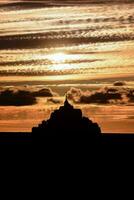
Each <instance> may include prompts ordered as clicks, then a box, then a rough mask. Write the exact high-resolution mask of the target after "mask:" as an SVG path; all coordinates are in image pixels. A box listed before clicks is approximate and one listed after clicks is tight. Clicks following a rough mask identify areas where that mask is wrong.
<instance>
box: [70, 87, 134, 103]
mask: <svg viewBox="0 0 134 200" xmlns="http://www.w3.org/2000/svg"><path fill="white" fill-rule="evenodd" d="M67 95H68V98H69V99H70V100H73V101H74V102H75V103H85V104H92V103H95V104H126V103H129V102H134V90H132V89H130V88H127V87H126V88H122V87H118V88H117V87H116V86H115V87H105V88H101V89H99V90H96V91H91V92H90V91H89V90H87V91H82V90H81V89H77V88H71V89H70V90H69V91H68V92H67Z"/></svg>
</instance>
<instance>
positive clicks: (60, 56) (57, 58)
mask: <svg viewBox="0 0 134 200" xmlns="http://www.w3.org/2000/svg"><path fill="white" fill-rule="evenodd" d="M67 57H68V56H67V55H66V54H65V53H56V54H52V55H49V59H50V60H51V61H52V62H56V63H61V62H65V61H66V59H67Z"/></svg>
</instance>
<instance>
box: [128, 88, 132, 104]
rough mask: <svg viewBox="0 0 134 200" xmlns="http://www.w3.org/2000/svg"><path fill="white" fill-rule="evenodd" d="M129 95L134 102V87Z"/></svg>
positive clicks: (130, 100)
mask: <svg viewBox="0 0 134 200" xmlns="http://www.w3.org/2000/svg"><path fill="white" fill-rule="evenodd" d="M127 97H128V99H129V102H134V89H131V90H130V91H129V92H128V94H127Z"/></svg>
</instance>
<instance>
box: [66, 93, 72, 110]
mask: <svg viewBox="0 0 134 200" xmlns="http://www.w3.org/2000/svg"><path fill="white" fill-rule="evenodd" d="M64 106H65V107H68V106H69V107H70V106H71V105H70V103H69V102H68V99H67V94H66V99H65V102H64ZM71 107H72V106H71Z"/></svg>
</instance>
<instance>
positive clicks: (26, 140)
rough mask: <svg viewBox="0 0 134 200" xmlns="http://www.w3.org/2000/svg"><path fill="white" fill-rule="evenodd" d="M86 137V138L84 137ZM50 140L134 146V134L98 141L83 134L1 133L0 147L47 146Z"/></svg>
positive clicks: (116, 135) (110, 134)
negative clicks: (36, 135) (41, 135)
mask: <svg viewBox="0 0 134 200" xmlns="http://www.w3.org/2000/svg"><path fill="white" fill-rule="evenodd" d="M83 136H84V137H83ZM50 139H52V140H55V141H57V140H58V141H59V140H60V141H63V142H65V141H71V140H74V139H76V140H77V141H78V140H79V141H82V142H84V141H85V142H86V144H87V143H88V141H89V144H91V143H96V142H97V143H98V144H104V145H116V144H117V145H134V134H121V133H120V134H112V133H107V134H102V135H101V136H100V137H98V138H96V139H92V138H90V137H89V136H88V135H87V136H85V135H83V134H81V135H80V134H78V135H77V134H76V135H74V134H73V135H71V133H69V134H68V135H64V133H63V136H62V137H61V136H59V135H57V136H56V135H55V136H52V135H51V134H50V136H48V135H47V136H45V137H43V138H42V137H37V138H36V137H35V136H34V137H33V135H32V133H13V132H12V133H10V132H8V133H0V145H5V144H7V145H38V144H42V145H43V144H45V143H46V141H47V140H49V141H50Z"/></svg>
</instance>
